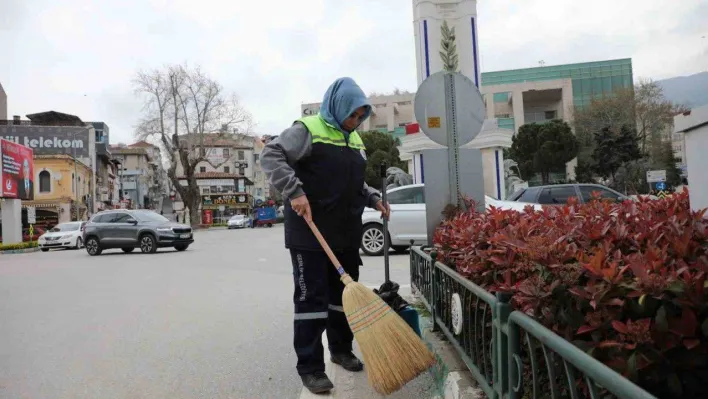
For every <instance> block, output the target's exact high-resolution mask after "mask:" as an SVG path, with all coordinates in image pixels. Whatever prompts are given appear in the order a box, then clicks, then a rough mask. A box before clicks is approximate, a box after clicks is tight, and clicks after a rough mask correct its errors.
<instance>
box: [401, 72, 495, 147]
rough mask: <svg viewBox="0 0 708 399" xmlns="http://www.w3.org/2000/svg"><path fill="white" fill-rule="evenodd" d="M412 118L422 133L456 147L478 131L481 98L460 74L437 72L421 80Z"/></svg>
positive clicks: (436, 140)
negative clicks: (454, 139)
mask: <svg viewBox="0 0 708 399" xmlns="http://www.w3.org/2000/svg"><path fill="white" fill-rule="evenodd" d="M414 112H415V118H416V120H418V121H421V122H423V123H421V128H422V129H423V132H424V133H425V135H426V136H428V138H429V139H431V140H433V141H434V142H436V143H438V144H440V145H443V146H446V147H447V146H448V145H450V146H452V145H454V144H453V143H451V142H450V141H452V137H450V136H451V132H452V133H453V134H454V136H456V141H457V143H455V144H457V146H458V147H459V146H463V145H465V144H467V143H469V142H470V141H472V139H474V138H475V137H476V136H477V135H478V134H479V132H480V131H481V130H482V124H483V123H484V116H485V114H486V111H485V108H484V100H483V99H482V95H481V94H480V93H479V89H477V86H475V85H474V83H472V81H471V80H470V78H468V77H467V76H465V75H463V74H461V73H450V72H444V71H441V72H437V73H434V74H432V75H430V76H429V77H428V78H427V79H425V80H424V81H423V83H421V85H420V87H419V88H418V92H417V93H416V95H415V105H414Z"/></svg>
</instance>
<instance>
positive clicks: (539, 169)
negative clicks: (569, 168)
mask: <svg viewBox="0 0 708 399" xmlns="http://www.w3.org/2000/svg"><path fill="white" fill-rule="evenodd" d="M577 154H578V140H577V138H576V137H575V135H574V134H573V132H572V131H571V130H570V126H569V125H568V124H567V123H565V122H563V121H561V120H558V119H554V120H552V121H550V122H547V123H542V124H538V123H529V124H526V125H523V126H521V127H520V128H519V133H518V134H517V135H515V136H514V137H513V138H512V144H511V149H510V150H509V155H510V158H511V159H513V160H514V161H516V162H517V163H518V164H519V172H520V173H521V178H522V179H524V180H529V179H530V178H532V177H533V176H534V175H535V174H536V173H539V174H541V181H542V182H543V184H548V183H549V181H550V174H551V172H555V171H558V170H562V169H564V168H565V164H566V163H568V162H570V161H571V160H573V158H575V157H576V155H577Z"/></svg>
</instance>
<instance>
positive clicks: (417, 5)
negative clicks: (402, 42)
mask: <svg viewBox="0 0 708 399" xmlns="http://www.w3.org/2000/svg"><path fill="white" fill-rule="evenodd" d="M413 20H414V21H413V32H414V34H415V55H416V61H417V62H416V69H417V71H418V86H420V84H421V83H422V82H423V80H425V78H427V77H428V76H430V75H432V74H434V73H435V72H439V71H441V70H442V69H443V66H444V62H443V57H442V56H441V55H440V52H441V51H442V52H443V53H446V54H449V55H450V56H451V57H454V56H455V55H457V60H458V62H457V70H456V72H460V73H462V74H463V75H465V76H467V77H468V78H470V79H471V80H472V81H473V82H474V83H475V85H476V86H477V87H479V85H480V67H479V44H478V37H479V35H478V28H477V25H478V24H477V1H476V0H413ZM444 22H446V23H447V28H448V30H447V32H445V33H447V34H448V35H447V36H448V38H449V37H450V35H449V34H450V33H453V30H454V36H455V41H454V43H455V50H456V51H454V52H452V54H450V52H446V51H444V48H443V45H442V44H441V40H442V39H443V38H444V32H443V30H444V27H443V23H444ZM453 64H454V63H453Z"/></svg>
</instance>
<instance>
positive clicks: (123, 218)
mask: <svg viewBox="0 0 708 399" xmlns="http://www.w3.org/2000/svg"><path fill="white" fill-rule="evenodd" d="M133 220H135V219H133V217H132V216H130V215H128V214H127V213H116V214H115V217H114V218H113V220H111V221H110V223H130V222H131V221H133Z"/></svg>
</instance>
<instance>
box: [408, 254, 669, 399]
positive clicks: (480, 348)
mask: <svg viewBox="0 0 708 399" xmlns="http://www.w3.org/2000/svg"><path fill="white" fill-rule="evenodd" d="M410 273H411V284H413V286H415V288H416V290H417V291H418V292H419V293H420V294H421V299H422V302H423V303H424V305H425V306H426V307H427V308H428V310H430V313H431V317H432V319H433V329H434V330H437V331H440V332H442V333H443V334H444V335H445V337H446V338H447V339H448V340H449V341H450V343H451V344H452V346H453V347H454V348H455V349H456V350H457V352H458V354H459V355H460V357H461V358H462V361H463V362H464V363H465V365H466V366H467V368H468V369H469V370H470V373H471V374H472V376H473V377H474V378H475V380H476V381H477V383H478V384H479V388H480V389H482V390H483V391H484V392H485V394H486V395H487V397H489V398H490V399H497V398H499V399H504V398H509V399H521V398H534V399H537V398H539V399H540V398H552V399H557V398H558V399H559V398H570V399H576V398H591V399H596V398H597V399H599V398H613V397H614V398H619V399H656V398H655V397H654V396H652V395H651V394H649V393H648V392H646V391H644V390H643V389H642V388H640V387H638V386H637V385H635V384H634V383H632V382H631V381H629V380H628V379H626V378H624V377H622V376H621V375H620V374H618V373H616V372H615V371H614V370H612V369H610V368H609V367H607V366H605V365H604V364H602V363H600V362H599V361H597V360H595V359H594V358H593V357H591V356H589V355H588V354H586V353H585V352H583V351H582V350H580V349H578V348H577V347H576V346H575V345H573V344H571V343H570V342H568V341H566V340H565V339H563V338H561V337H560V336H558V335H556V334H555V333H554V332H553V331H551V330H549V329H548V328H546V327H544V326H543V325H541V324H540V323H538V322H537V321H535V320H534V319H532V318H531V317H529V316H527V315H526V314H524V313H522V312H519V311H513V310H512V308H511V305H510V304H509V301H510V299H511V297H510V296H509V295H506V294H497V295H496V296H495V295H492V294H491V293H489V292H487V291H485V290H484V289H482V288H481V287H479V286H478V285H476V284H474V283H472V282H471V281H469V280H467V279H466V278H464V277H462V276H461V275H460V274H459V273H457V272H456V271H455V270H453V269H451V268H449V267H447V266H446V265H444V264H442V263H440V262H435V260H434V258H433V257H432V256H431V255H429V254H427V253H425V252H424V251H423V249H422V248H421V247H412V248H411V251H410ZM455 294H457V295H456V298H457V297H459V302H457V303H455V304H453V296H454V295H455ZM457 304H459V305H461V310H462V312H461V315H462V318H461V319H462V323H461V328H460V325H459V324H458V325H457V333H456V328H455V327H456V326H455V325H454V324H455V322H456V321H457V320H453V312H452V308H453V306H457Z"/></svg>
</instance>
